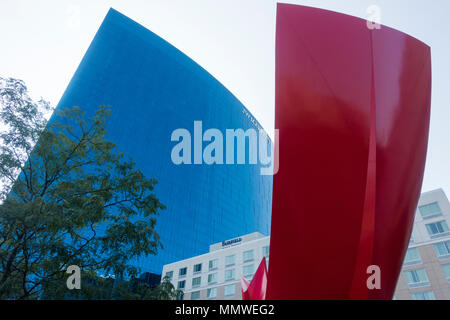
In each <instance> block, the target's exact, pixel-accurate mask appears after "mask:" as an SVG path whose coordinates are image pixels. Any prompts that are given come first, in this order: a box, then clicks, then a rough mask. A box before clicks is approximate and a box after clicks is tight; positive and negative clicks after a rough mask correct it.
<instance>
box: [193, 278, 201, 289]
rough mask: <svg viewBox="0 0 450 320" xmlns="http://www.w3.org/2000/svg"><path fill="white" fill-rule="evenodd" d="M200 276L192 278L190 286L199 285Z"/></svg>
mask: <svg viewBox="0 0 450 320" xmlns="http://www.w3.org/2000/svg"><path fill="white" fill-rule="evenodd" d="M201 282H202V277H197V278H192V288H196V287H200V284H201Z"/></svg>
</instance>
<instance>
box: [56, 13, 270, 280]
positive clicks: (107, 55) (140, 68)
mask: <svg viewBox="0 0 450 320" xmlns="http://www.w3.org/2000/svg"><path fill="white" fill-rule="evenodd" d="M101 104H105V105H109V106H111V111H112V113H111V117H110V118H109V119H108V122H107V131H108V139H109V140H110V141H112V142H114V143H115V144H116V145H117V146H118V150H119V151H121V152H124V154H125V155H126V156H127V157H131V158H132V159H133V160H134V161H135V162H136V165H137V167H138V168H139V169H140V170H141V171H142V172H143V173H144V174H145V175H146V176H147V177H154V178H156V179H157V180H158V184H157V185H156V187H155V190H154V191H155V194H156V196H157V197H158V198H159V199H160V201H161V202H162V203H164V204H165V205H166V207H167V208H166V209H165V210H163V211H161V213H160V215H159V216H158V217H157V225H156V231H157V232H158V234H159V235H160V238H161V242H162V244H163V246H164V249H161V250H159V252H158V255H156V256H148V257H143V258H142V259H140V260H139V261H138V265H139V266H140V267H141V268H142V271H148V272H153V273H160V272H161V269H162V265H163V264H166V263H170V262H174V261H177V260H180V259H185V258H188V257H191V256H194V255H198V254H201V253H204V252H207V251H208V246H209V245H210V244H211V243H214V242H218V241H222V240H225V239H230V238H233V237H237V236H240V235H243V234H247V233H250V232H254V231H259V232H261V233H263V234H268V233H269V232H270V212H271V206H272V201H271V199H272V177H271V176H263V175H261V174H260V167H261V166H260V165H254V164H253V165H252V164H248V162H247V164H242V165H238V164H235V165H219V164H214V165H207V164H201V165H195V164H191V165H176V164H174V163H173V162H172V160H171V151H172V148H173V146H174V145H175V144H176V143H175V142H172V141H171V134H172V132H173V131H174V130H176V129H177V128H186V129H188V130H190V131H191V132H193V125H194V121H202V125H203V128H204V129H203V130H206V129H208V128H216V129H219V130H220V131H222V132H224V133H225V130H226V129H238V128H241V129H243V130H247V129H249V128H255V124H256V126H259V125H258V124H257V122H256V121H255V120H254V119H253V118H252V116H251V115H250V114H249V112H248V110H247V109H246V108H245V107H244V106H243V105H242V104H241V103H240V102H239V101H238V99H236V97H234V96H233V95H232V94H231V93H230V92H229V91H228V90H227V89H226V88H225V87H224V86H223V85H221V84H220V83H219V82H218V81H217V80H216V79H215V78H214V77H212V76H211V75H210V74H209V73H208V72H206V71H205V70H204V69H203V68H201V67H200V66H199V65H198V64H196V63H195V62H194V61H192V60H191V59H190V58H189V57H187V56H186V55H184V54H183V53H182V52H180V51H179V50H177V49H176V48H175V47H173V46H172V45H170V44H169V43H167V42H166V41H164V40H163V39H161V38H159V37H158V36H157V35H155V34H153V33H152V32H151V31H149V30H147V29H145V28H144V27H142V26H140V25H139V24H137V23H136V22H134V21H132V20H130V19H129V18H127V17H125V16H123V15H122V14H120V13H119V12H117V11H115V10H113V9H111V10H110V11H109V13H108V14H107V16H106V18H105V20H104V22H103V24H102V25H101V27H100V29H99V30H98V32H97V34H96V36H95V38H94V40H93V41H92V43H91V45H90V47H89V49H88V50H87V52H86V54H85V56H84V58H83V60H82V62H81V64H80V65H79V67H78V69H77V71H76V72H75V74H74V76H73V78H72V80H71V82H70V84H69V86H68V87H67V89H66V91H65V93H64V95H63V97H62V98H61V101H60V103H59V104H58V106H57V108H62V107H70V106H74V105H76V106H79V107H80V108H82V109H83V110H85V111H86V113H87V114H92V112H94V110H96V109H97V108H98V106H99V105H101ZM268 143H270V141H269V142H268ZM247 151H248V150H247Z"/></svg>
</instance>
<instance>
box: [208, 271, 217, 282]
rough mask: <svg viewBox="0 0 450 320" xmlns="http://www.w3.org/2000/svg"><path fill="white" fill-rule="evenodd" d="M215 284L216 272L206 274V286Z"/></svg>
mask: <svg viewBox="0 0 450 320" xmlns="http://www.w3.org/2000/svg"><path fill="white" fill-rule="evenodd" d="M216 282H217V272H216V273H210V274H208V284H212V283H216Z"/></svg>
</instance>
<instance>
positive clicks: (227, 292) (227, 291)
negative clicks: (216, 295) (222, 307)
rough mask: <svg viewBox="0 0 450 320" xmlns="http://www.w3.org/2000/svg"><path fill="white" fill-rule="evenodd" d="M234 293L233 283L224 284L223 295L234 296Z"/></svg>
mask: <svg viewBox="0 0 450 320" xmlns="http://www.w3.org/2000/svg"><path fill="white" fill-rule="evenodd" d="M235 293H236V286H235V285H234V284H230V285H228V286H225V288H224V294H225V296H234V294H235Z"/></svg>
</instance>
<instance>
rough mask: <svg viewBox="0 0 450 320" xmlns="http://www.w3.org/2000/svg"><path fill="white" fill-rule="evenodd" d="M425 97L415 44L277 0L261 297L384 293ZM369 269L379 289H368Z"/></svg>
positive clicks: (408, 224) (409, 203) (410, 201)
mask: <svg viewBox="0 0 450 320" xmlns="http://www.w3.org/2000/svg"><path fill="white" fill-rule="evenodd" d="M430 100H431V58H430V48H429V47H428V46H426V45H425V44H423V43H422V42H420V41H418V40H417V39H414V38H412V37H410V36H408V35H406V34H404V33H402V32H399V31H396V30H393V29H391V28H389V27H386V26H381V29H374V30H369V28H368V27H367V23H366V21H364V20H362V19H359V18H355V17H351V16H348V15H344V14H339V13H335V12H331V11H326V10H321V9H315V8H309V7H304V6H297V5H288V4H278V12H277V31H276V112H275V127H276V128H277V129H279V130H280V131H279V171H278V174H277V175H275V176H274V187H273V210H272V231H271V246H270V268H269V282H268V292H267V295H268V298H269V299H391V298H392V297H393V293H394V290H395V287H396V283H397V279H398V276H399V273H400V270H401V266H402V262H403V258H404V255H405V252H406V249H407V246H408V243H409V238H410V234H411V230H412V226H413V219H414V212H415V209H416V206H417V202H418V198H419V195H420V191H421V184H422V178H423V172H424V165H425V158H426V151H427V141H428V129H429V118H430ZM371 265H376V266H379V267H380V270H381V289H373V290H371V289H369V288H368V286H367V283H366V282H367V279H368V277H369V276H370V274H368V273H367V268H368V267H369V266H371ZM287 275H288V276H287ZM287 278H288V279H289V280H287Z"/></svg>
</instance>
